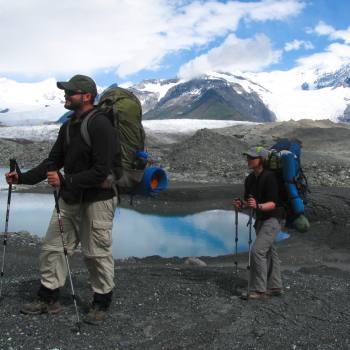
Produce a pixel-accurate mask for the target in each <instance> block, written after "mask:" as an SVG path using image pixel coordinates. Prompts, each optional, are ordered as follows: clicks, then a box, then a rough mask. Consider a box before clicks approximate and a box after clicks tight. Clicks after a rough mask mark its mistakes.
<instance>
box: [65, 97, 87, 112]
mask: <svg viewBox="0 0 350 350" xmlns="http://www.w3.org/2000/svg"><path fill="white" fill-rule="evenodd" d="M82 105H83V101H81V100H78V101H72V100H71V99H66V102H65V104H64V108H66V109H69V110H70V111H76V110H78V109H79V108H80V107H81V106H82Z"/></svg>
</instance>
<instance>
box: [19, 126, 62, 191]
mask: <svg viewBox="0 0 350 350" xmlns="http://www.w3.org/2000/svg"><path fill="white" fill-rule="evenodd" d="M63 137H64V127H63V126H62V127H61V128H60V131H59V133H58V137H57V140H56V142H55V144H54V145H53V147H52V149H51V151H50V153H49V156H48V158H46V159H45V160H43V161H42V162H41V163H40V164H39V165H38V166H36V167H35V168H32V169H30V170H29V171H27V172H25V173H21V174H18V183H19V184H26V185H35V184H36V183H38V182H41V181H43V180H45V179H46V177H47V170H48V166H49V164H54V166H55V168H56V169H57V170H59V169H61V168H62V166H63V161H64V160H63V159H64V158H63Z"/></svg>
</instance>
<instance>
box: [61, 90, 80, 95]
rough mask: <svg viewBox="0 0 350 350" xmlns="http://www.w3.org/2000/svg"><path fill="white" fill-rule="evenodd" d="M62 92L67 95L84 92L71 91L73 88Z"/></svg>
mask: <svg viewBox="0 0 350 350" xmlns="http://www.w3.org/2000/svg"><path fill="white" fill-rule="evenodd" d="M64 94H65V95H67V96H74V95H83V94H85V92H82V91H73V90H64Z"/></svg>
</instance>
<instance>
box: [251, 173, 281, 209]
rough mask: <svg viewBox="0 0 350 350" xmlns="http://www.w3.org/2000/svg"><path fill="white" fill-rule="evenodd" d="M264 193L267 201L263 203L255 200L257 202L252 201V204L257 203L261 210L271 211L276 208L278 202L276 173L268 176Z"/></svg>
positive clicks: (256, 206)
mask: <svg viewBox="0 0 350 350" xmlns="http://www.w3.org/2000/svg"><path fill="white" fill-rule="evenodd" d="M264 193H265V195H264V198H265V201H264V202H263V203H257V202H256V201H255V204H254V203H251V205H252V206H253V205H255V208H256V209H258V210H260V211H270V210H273V209H275V208H276V207H277V205H276V203H278V184H277V181H276V177H275V176H274V175H271V176H268V177H267V178H266V180H265V183H264ZM248 202H249V200H248Z"/></svg>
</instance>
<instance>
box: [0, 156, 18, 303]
mask: <svg viewBox="0 0 350 350" xmlns="http://www.w3.org/2000/svg"><path fill="white" fill-rule="evenodd" d="M15 168H16V159H10V172H13V171H15ZM11 194H12V183H10V184H9V188H8V195H7V208H6V220H5V231H4V243H3V244H4V248H3V252H2V265H1V274H0V276H1V282H0V298H1V296H2V285H3V281H4V269H5V254H6V246H7V238H8V226H9V216H10V204H11Z"/></svg>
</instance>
